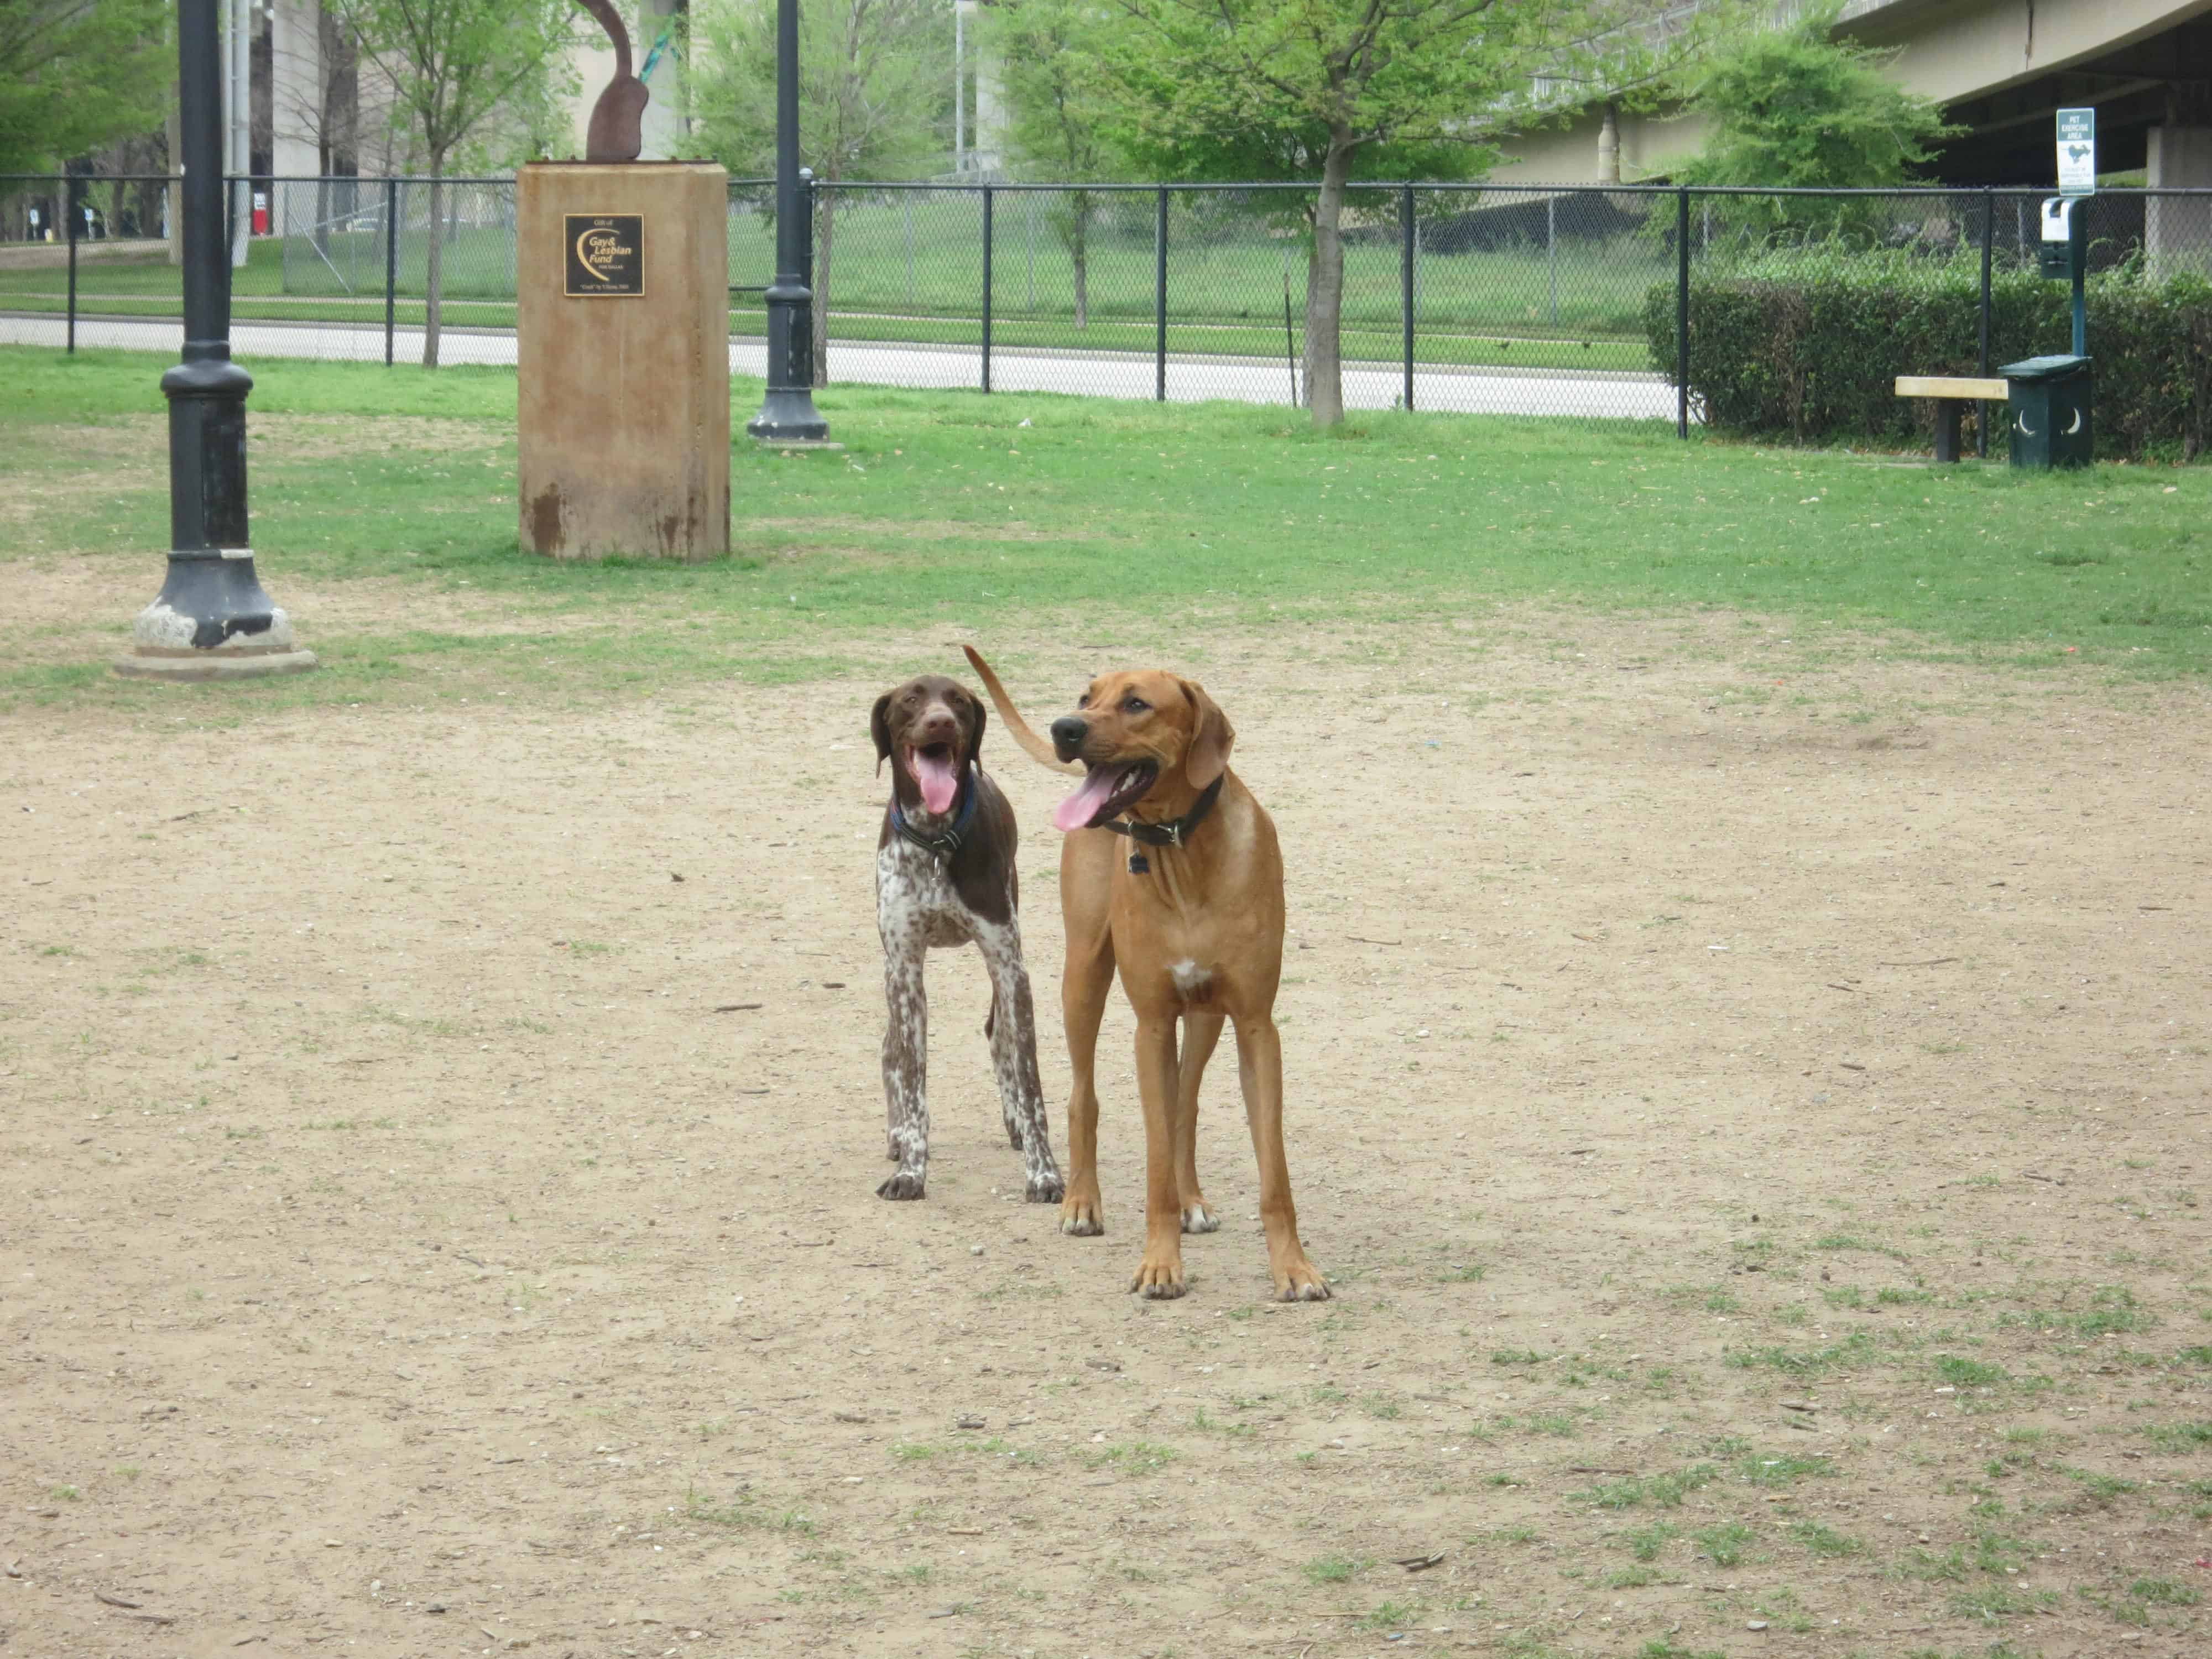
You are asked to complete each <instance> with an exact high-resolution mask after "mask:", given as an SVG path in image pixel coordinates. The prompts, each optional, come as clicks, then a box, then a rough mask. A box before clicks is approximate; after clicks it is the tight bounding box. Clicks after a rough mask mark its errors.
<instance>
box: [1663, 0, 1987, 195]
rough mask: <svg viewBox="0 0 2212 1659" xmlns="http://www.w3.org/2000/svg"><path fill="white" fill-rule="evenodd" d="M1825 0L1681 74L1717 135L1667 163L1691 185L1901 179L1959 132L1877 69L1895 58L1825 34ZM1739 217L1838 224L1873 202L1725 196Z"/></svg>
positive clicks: (1681, 85) (1875, 183)
mask: <svg viewBox="0 0 2212 1659" xmlns="http://www.w3.org/2000/svg"><path fill="white" fill-rule="evenodd" d="M1838 15H1839V14H1838V9H1837V8H1836V7H1834V6H1829V7H1827V8H1826V9H1822V10H1820V11H1818V12H1815V13H1813V14H1811V15H1808V16H1806V17H1804V18H1802V19H1801V20H1800V21H1798V22H1797V23H1796V24H1795V25H1794V26H1793V27H1790V28H1787V29H1783V30H1775V31H1761V32H1759V33H1750V34H1747V36H1745V37H1744V38H1743V39H1742V40H1741V41H1739V42H1738V43H1736V44H1735V46H1734V47H1733V49H1732V50H1729V51H1726V52H1720V53H1717V54H1716V55H1715V56H1714V57H1712V58H1710V59H1709V60H1708V61H1706V62H1705V63H1703V64H1699V65H1698V66H1697V67H1696V68H1695V69H1693V70H1691V71H1690V72H1689V73H1687V74H1685V75H1682V76H1678V77H1676V80H1675V89H1676V91H1677V93H1678V94H1679V95H1680V98H1681V100H1682V101H1683V103H1684V104H1685V105H1686V106H1688V107H1689V108H1692V109H1694V110H1699V111H1702V112H1705V114H1707V115H1709V116H1710V117H1711V119H1712V122H1713V133H1712V137H1711V138H1710V139H1709V140H1708V141H1707V142H1706V144H1705V149H1703V150H1701V151H1700V152H1699V154H1698V155H1696V156H1694V157H1693V158H1692V159H1691V160H1690V161H1687V162H1686V163H1685V164H1683V165H1682V166H1680V167H1676V168H1675V169H1674V178H1675V179H1676V180H1677V181H1678V182H1680V183H1682V184H1686V185H1794V186H1800V187H1806V188H1813V189H1838V188H1847V187H1852V186H1860V187H1877V188H1878V187H1880V186H1881V185H1901V184H1904V183H1905V182H1907V181H1908V180H1909V179H1911V177H1912V175H1913V170H1914V169H1915V168H1917V167H1920V166H1921V165H1922V164H1923V163H1924V162H1926V161H1928V160H1929V156H1930V155H1931V154H1932V153H1933V151H1934V148H1935V146H1936V145H1937V144H1939V143H1942V141H1943V140H1944V139H1946V138H1948V137H1953V136H1954V135H1955V134H1957V133H1960V132H1962V131H1965V129H1964V128H1962V127H1955V126H1952V125H1948V123H1946V122H1945V121H1944V119H1943V114H1942V109H1941V107H1940V106H1938V105H1937V104H1936V101H1935V100H1933V99H1928V98H1920V97H1916V96H1915V95H1914V94H1911V93H1909V92H1907V91H1905V89H1904V88H1902V87H1900V86H1899V85H1898V84H1897V83H1896V82H1893V81H1892V80H1891V79H1890V78H1889V77H1888V76H1887V75H1885V74H1884V73H1883V72H1882V70H1883V69H1884V67H1885V66H1886V65H1887V64H1888V63H1889V62H1890V61H1891V60H1892V59H1893V58H1895V57H1896V55H1897V54H1896V53H1895V52H1877V51H1875V50H1873V49H1871V48H1869V47H1866V46H1858V45H1856V44H1854V43H1851V42H1849V41H1839V40H1834V39H1833V38H1832V30H1833V28H1834V27H1835V23H1836V20H1837V18H1838ZM1727 210H1728V213H1729V216H1730V217H1731V218H1733V219H1734V220H1735V222H1737V223H1739V224H1742V225H1746V226H1748V227H1751V228H1755V229H1757V230H1759V231H1763V232H1765V233H1767V234H1773V233H1778V232H1781V231H1784V230H1791V229H1795V230H1799V231H1804V230H1834V229H1840V228H1846V227H1848V226H1849V225H1850V224H1851V223H1852V222H1854V221H1855V220H1863V219H1865V218H1867V217H1868V216H1869V214H1871V215H1873V216H1875V217H1877V218H1878V217H1880V216H1881V215H1882V212H1883V210H1882V209H1881V207H1880V205H1879V204H1868V203H1857V204H1854V203H1850V202H1832V203H1817V202H1808V201H1807V200H1805V199H1804V198H1802V197H1801V198H1796V199H1792V198H1790V197H1739V198H1735V199H1734V200H1731V201H1730V202H1729V204H1728V209H1727Z"/></svg>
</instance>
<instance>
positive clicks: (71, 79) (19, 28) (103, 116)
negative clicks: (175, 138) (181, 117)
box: [0, 0, 177, 173]
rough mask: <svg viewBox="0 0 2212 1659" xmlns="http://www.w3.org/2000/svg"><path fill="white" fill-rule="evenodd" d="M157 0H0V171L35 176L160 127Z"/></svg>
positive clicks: (161, 53)
mask: <svg viewBox="0 0 2212 1659" xmlns="http://www.w3.org/2000/svg"><path fill="white" fill-rule="evenodd" d="M170 11H171V8H170V6H169V5H167V3H166V0H0V173H38V172H43V171H46V170H47V169H49V168H52V167H56V166H58V165H59V164H60V163H62V162H64V161H75V160H76V159H77V158H78V157H79V156H82V155H87V154H88V153H89V152H90V151H93V150H95V149H100V147H101V146H102V145H104V144H106V143H109V142H110V141H111V140H112V139H116V138H120V137H126V136H128V135H131V134H135V133H143V132H144V131H147V130H148V129H149V128H151V127H155V126H158V125H161V111H162V107H163V106H164V105H165V104H166V102H167V98H168V91H169V82H170V80H171V78H172V77H173V76H175V74H176V72H177V38H176V34H175V33H174V32H173V27H172V25H171V21H170Z"/></svg>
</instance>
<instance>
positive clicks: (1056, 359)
mask: <svg viewBox="0 0 2212 1659" xmlns="http://www.w3.org/2000/svg"><path fill="white" fill-rule="evenodd" d="M66 333H67V330H66V327H65V325H64V319H61V318H59V317H54V316H35V317H33V316H6V315H0V343H7V344H11V345H39V346H48V347H55V348H58V347H60V346H61V345H62V344H63V343H64V339H65V337H66ZM230 337H231V349H232V350H233V352H234V353H235V355H236V356H237V357H238V359H239V361H240V362H242V363H245V364H246V365H247V366H248V367H251V366H252V361H253V359H255V358H256V357H289V358H307V359H311V360H318V361H321V362H374V363H380V362H383V361H384V330H383V329H382V328H381V327H380V326H374V327H353V326H348V325H331V324H293V323H255V322H234V323H233V324H232V325H231V331H230ZM76 338H77V343H78V344H79V345H80V346H84V347H88V348H101V349H110V350H123V351H145V352H158V353H161V354H162V355H164V356H169V357H172V358H173V357H174V356H176V354H177V352H178V350H179V346H180V343H181V331H180V328H179V325H178V324H176V323H173V322H167V321H145V320H139V319H122V318H102V317H87V316H82V315H80V316H79V317H78V318H77V325H76ZM392 344H393V351H394V356H395V357H396V358H397V360H398V362H403V363H413V362H421V361H422V330H421V329H419V328H402V329H399V330H398V331H396V332H395V334H394V335H393V339H392ZM439 353H440V356H441V359H442V360H443V361H444V362H446V363H447V364H448V365H451V366H459V365H464V364H473V365H483V366H489V367H500V368H513V366H514V335H513V331H511V330H493V329H483V330H477V329H461V328H448V329H446V330H445V331H443V332H442V333H441V336H440V341H439ZM766 362H767V348H766V345H765V343H763V341H761V340H758V339H733V340H732V341H731V342H730V369H731V372H732V374H750V375H754V376H756V377H757V376H761V375H763V374H765V373H766ZM1154 374H1155V366H1154V362H1153V360H1152V358H1151V357H1150V356H1145V355H1143V354H1139V353H1134V352H1091V353H1064V352H1050V351H1044V350H1039V349H1033V348H1013V347H1000V348H998V349H994V351H993V352H992V354H991V386H992V389H993V390H994V391H996V392H1066V393H1070V394H1073V395H1076V396H1083V397H1104V398H1133V399H1141V398H1151V397H1152V396H1153V394H1154V386H1155V382H1154ZM829 378H830V380H831V381H832V383H833V384H835V383H843V384H847V385H856V386H908V387H915V388H925V389H926V388H938V389H943V390H948V391H973V390H975V386H976V383H977V379H978V365H977V361H976V352H975V348H974V347H972V346H940V345H890V344H883V343H877V342H872V341H855V342H854V343H850V344H844V343H838V342H836V341H832V342H831V343H830V346H829ZM1404 389H1405V376H1404V371H1403V370H1402V369H1401V368H1396V367H1395V366H1384V365H1379V364H1376V365H1370V364H1350V363H1347V364H1346V366H1345V368H1344V403H1345V407H1346V408H1347V409H1389V408H1393V407H1395V405H1396V404H1397V402H1398V399H1399V398H1400V396H1401V394H1402V392H1403V391H1404ZM1167 392H1168V400H1169V401H1170V402H1171V403H1203V402H1209V401H1212V400H1215V399H1225V400H1228V401H1231V402H1236V403H1252V404H1285V405H1287V404H1289V403H1290V401H1291V397H1290V368H1289V366H1288V365H1287V364H1285V363H1278V362H1267V361H1264V360H1261V359H1259V358H1252V357H1215V356H1171V357H1170V358H1169V359H1168V373H1167ZM1413 406H1414V407H1415V408H1416V409H1420V410H1440V411H1443V412H1446V413H1450V414H1458V415H1552V416H1581V417H1584V418H1596V419H1601V420H1643V421H1671V420H1673V419H1674V408H1675V401H1674V387H1673V386H1671V385H1670V384H1668V381H1667V380H1666V379H1665V378H1664V377H1663V376H1662V375H1658V374H1605V373H1597V372H1579V373H1578V372H1575V371H1571V370H1560V369H1549V370H1547V369H1512V368H1423V367H1421V366H1420V365H1419V364H1416V365H1415V366H1414V370H1413Z"/></svg>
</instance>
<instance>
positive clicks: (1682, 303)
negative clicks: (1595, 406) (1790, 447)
mask: <svg viewBox="0 0 2212 1659" xmlns="http://www.w3.org/2000/svg"><path fill="white" fill-rule="evenodd" d="M1674 396H1675V404H1674V435H1675V436H1677V437H1679V438H1684V439H1686V438H1687V437H1688V436H1689V435H1690V191H1689V187H1688V186H1687V185H1685V186H1683V187H1682V188H1681V189H1680V190H1678V191H1675V192H1674Z"/></svg>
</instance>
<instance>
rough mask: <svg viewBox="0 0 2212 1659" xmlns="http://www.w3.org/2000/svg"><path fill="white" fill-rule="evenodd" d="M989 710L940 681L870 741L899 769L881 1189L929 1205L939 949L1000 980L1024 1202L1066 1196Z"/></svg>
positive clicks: (892, 811)
mask: <svg viewBox="0 0 2212 1659" xmlns="http://www.w3.org/2000/svg"><path fill="white" fill-rule="evenodd" d="M983 723H984V714H983V705H982V703H981V702H980V701H979V700H978V699H977V698H976V696H975V693H974V692H972V691H969V690H967V688H965V687H964V686H963V685H961V684H958V683H957V681H953V680H949V679H946V678H944V677H943V676H941V675H937V674H927V675H924V676H922V677H921V678H918V679H913V680H908V682H907V683H906V684H904V685H902V686H900V687H898V688H897V689H896V690H890V691H886V692H884V695H883V696H880V697H878V698H877V699H876V707H875V712H874V713H873V714H872V715H871V716H870V718H869V722H868V725H869V730H870V731H871V732H872V734H873V735H874V738H875V740H876V769H877V770H878V772H880V771H881V770H882V769H883V763H884V762H885V761H886V760H888V761H890V763H891V799H890V805H889V806H888V807H886V808H885V809H884V827H883V833H882V834H881V835H880V836H878V837H877V840H876V931H877V932H878V933H879V934H880V935H881V936H882V939H883V942H884V1002H885V1003H886V1004H887V1005H888V1006H889V1009H890V1025H889V1026H888V1027H887V1028H886V1030H884V1114H885V1117H886V1119H887V1130H888V1133H889V1139H890V1156H891V1157H892V1158H895V1159H896V1160H897V1163H898V1170H897V1171H896V1173H895V1174H893V1175H892V1176H891V1177H890V1179H889V1180H888V1181H886V1182H884V1184H883V1185H882V1186H880V1187H878V1188H876V1192H877V1194H878V1195H879V1196H881V1197H884V1198H920V1197H921V1195H922V1191H923V1188H924V1187H925V1185H926V1183H927V1179H928V1175H929V1097H928V1089H927V1082H928V1072H929V994H928V991H927V988H926V987H925V986H924V984H923V963H924V961H925V959H926V958H927V955H928V953H929V951H930V949H931V947H932V946H937V947H939V948H943V947H947V946H957V945H965V944H967V943H968V942H969V941H970V940H971V939H972V940H973V941H974V942H975V948H976V949H977V950H979V951H981V952H982V953H983V962H984V964H985V966H986V967H987V968H988V969H989V970H990V974H991V1014H990V1018H988V1019H987V1021H986V1022H985V1023H984V1026H983V1030H984V1032H985V1034H986V1035H987V1036H988V1037H989V1038H990V1041H991V1062H992V1066H993V1069H994V1071H996V1073H998V1079H999V1105H1000V1111H1001V1113H1002V1114H1003V1115H1004V1117H1005V1121H1006V1138H1007V1139H1009V1140H1010V1141H1012V1143H1013V1144H1014V1146H1015V1147H1016V1148H1017V1149H1018V1150H1019V1151H1020V1152H1021V1153H1022V1154H1023V1156H1024V1158H1025V1159H1026V1161H1027V1164H1028V1176H1029V1188H1028V1194H1029V1200H1030V1203H1032V1204H1057V1203H1059V1202H1060V1197H1061V1194H1062V1191H1063V1188H1062V1185H1061V1182H1060V1166H1059V1165H1058V1164H1055V1163H1054V1162H1053V1157H1052V1136H1051V1133H1049V1131H1048V1129H1047V1127H1046V1125H1045V1115H1044V1095H1043V1091H1042V1090H1041V1089H1040V1088H1039V1087H1038V1086H1037V1063H1036V1012H1035V1010H1034V1008H1033V1006H1031V1003H1030V976H1029V973H1028V970H1027V969H1024V967H1023V966H1022V925H1021V892H1020V885H1019V880H1018V876H1017V873H1016V872H1015V869H1014V849H1015V842H1016V830H1015V828H1014V812H1013V808H1012V807H1011V806H1009V805H1007V804H1006V796H1005V795H1003V794H1001V793H1000V791H999V787H998V785H996V784H994V783H993V782H992V781H991V780H990V779H989V778H987V777H986V776H985V775H983V769H982V767H981V764H980V763H978V760H977V756H978V754H979V752H980V751H981V748H982V746H983Z"/></svg>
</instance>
